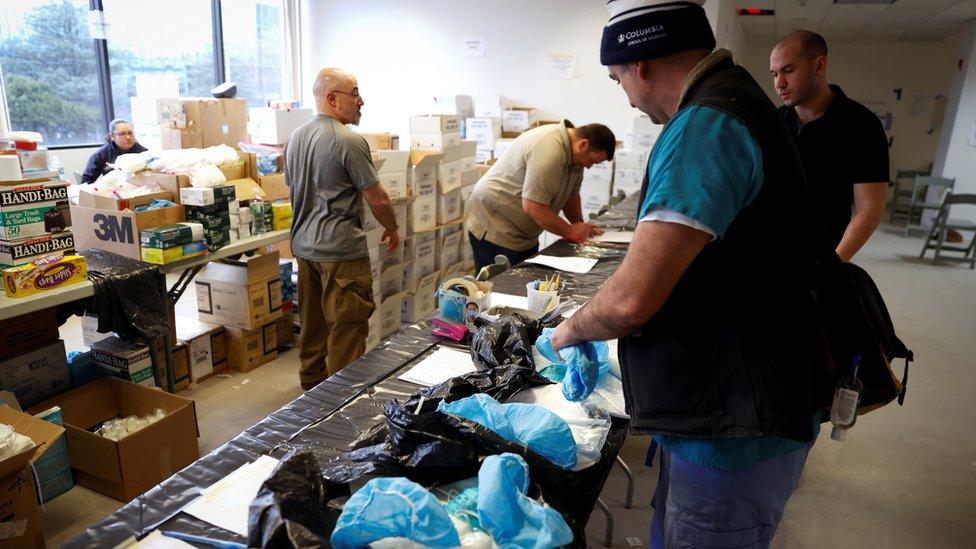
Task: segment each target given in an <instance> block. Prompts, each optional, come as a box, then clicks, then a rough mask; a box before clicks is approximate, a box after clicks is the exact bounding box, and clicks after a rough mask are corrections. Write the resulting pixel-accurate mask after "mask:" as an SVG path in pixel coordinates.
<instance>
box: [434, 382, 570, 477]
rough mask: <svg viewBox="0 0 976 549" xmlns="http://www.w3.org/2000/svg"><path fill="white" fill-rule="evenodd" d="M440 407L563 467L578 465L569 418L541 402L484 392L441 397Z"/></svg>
mask: <svg viewBox="0 0 976 549" xmlns="http://www.w3.org/2000/svg"><path fill="white" fill-rule="evenodd" d="M437 410H438V411H439V412H443V413H445V414H450V415H452V416H457V417H460V418H464V419H468V420H471V421H473V422H475V423H477V424H479V425H482V426H484V427H486V428H488V429H491V430H492V431H494V432H495V433H497V434H498V436H500V437H502V438H504V439H505V440H508V441H511V442H517V443H519V444H522V445H524V446H526V447H528V448H529V449H530V450H532V451H533V452H535V453H537V454H539V455H541V456H543V457H545V458H547V459H549V461H552V462H553V463H555V464H556V465H559V466H560V467H563V468H566V469H570V468H572V467H574V466H575V465H576V441H575V440H574V439H573V433H572V431H570V430H569V425H567V424H566V421H565V420H564V419H562V418H561V417H559V416H557V415H556V414H554V413H552V412H550V411H549V410H546V409H545V408H543V407H542V406H539V405H537V404H523V403H512V404H500V403H499V402H498V401H497V400H495V399H493V398H491V397H490V396H488V395H486V394H484V393H478V394H476V395H471V396H469V397H467V398H462V399H460V400H455V401H454V402H450V403H448V402H444V401H441V403H440V404H438V405H437Z"/></svg>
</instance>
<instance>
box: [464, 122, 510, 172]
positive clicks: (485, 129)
mask: <svg viewBox="0 0 976 549" xmlns="http://www.w3.org/2000/svg"><path fill="white" fill-rule="evenodd" d="M464 132H465V133H464V138H465V139H467V140H469V141H474V142H476V143H477V144H478V145H477V149H476V153H475V158H476V160H477V162H478V164H487V163H488V162H490V161H491V159H492V158H497V157H496V156H495V155H494V150H495V144H496V143H498V141H499V140H500V139H501V138H502V119H501V118H498V117H475V118H467V119H465V121H464Z"/></svg>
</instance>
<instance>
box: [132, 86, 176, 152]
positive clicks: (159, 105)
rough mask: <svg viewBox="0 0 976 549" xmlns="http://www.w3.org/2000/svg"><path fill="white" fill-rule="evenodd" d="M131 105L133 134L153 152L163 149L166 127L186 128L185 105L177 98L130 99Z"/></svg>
mask: <svg viewBox="0 0 976 549" xmlns="http://www.w3.org/2000/svg"><path fill="white" fill-rule="evenodd" d="M129 105H130V108H131V115H130V116H131V121H130V122H131V123H132V132H133V133H135V135H136V137H137V138H138V139H139V144H140V145H142V146H143V147H146V148H148V149H153V150H158V149H161V148H163V140H162V130H163V128H165V127H172V128H186V114H185V113H184V111H183V104H182V103H180V100H179V99H177V98H176V97H170V98H157V97H152V96H149V97H146V96H136V97H130V98H129Z"/></svg>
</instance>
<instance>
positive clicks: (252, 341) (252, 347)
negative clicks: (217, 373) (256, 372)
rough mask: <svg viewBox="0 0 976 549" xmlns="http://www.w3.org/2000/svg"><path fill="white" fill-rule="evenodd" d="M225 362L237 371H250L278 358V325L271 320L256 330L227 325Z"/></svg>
mask: <svg viewBox="0 0 976 549" xmlns="http://www.w3.org/2000/svg"><path fill="white" fill-rule="evenodd" d="M225 332H226V333H227V364H228V366H230V369H232V370H236V371H238V372H250V371H251V370H253V369H255V368H257V367H259V366H263V365H264V364H267V363H269V362H271V361H273V360H274V359H276V358H278V326H277V324H276V321H271V322H269V323H267V324H265V325H264V326H260V327H258V328H257V329H256V330H245V329H243V328H234V327H227V328H225Z"/></svg>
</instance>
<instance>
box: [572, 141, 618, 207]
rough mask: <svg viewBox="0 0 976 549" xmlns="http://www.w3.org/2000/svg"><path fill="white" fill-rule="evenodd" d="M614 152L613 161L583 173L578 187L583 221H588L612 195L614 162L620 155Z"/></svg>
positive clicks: (596, 165)
mask: <svg viewBox="0 0 976 549" xmlns="http://www.w3.org/2000/svg"><path fill="white" fill-rule="evenodd" d="M622 152H624V151H619V150H618V151H616V152H615V153H614V159H613V160H608V161H606V162H601V163H599V164H594V165H593V166H592V167H590V168H588V169H586V170H584V171H583V183H582V185H581V186H580V198H581V199H582V204H583V219H588V218H589V216H590V214H595V213H597V212H599V211H600V208H602V207H603V206H604V205H606V204H607V203H608V202H609V201H610V196H611V194H613V168H614V162H616V161H617V159H619V158H620V153H622Z"/></svg>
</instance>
